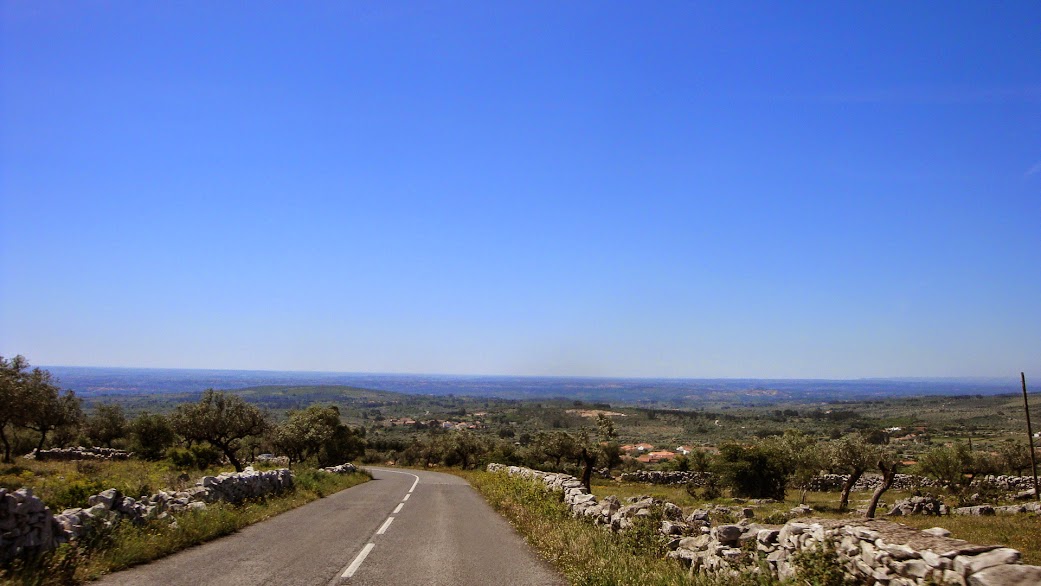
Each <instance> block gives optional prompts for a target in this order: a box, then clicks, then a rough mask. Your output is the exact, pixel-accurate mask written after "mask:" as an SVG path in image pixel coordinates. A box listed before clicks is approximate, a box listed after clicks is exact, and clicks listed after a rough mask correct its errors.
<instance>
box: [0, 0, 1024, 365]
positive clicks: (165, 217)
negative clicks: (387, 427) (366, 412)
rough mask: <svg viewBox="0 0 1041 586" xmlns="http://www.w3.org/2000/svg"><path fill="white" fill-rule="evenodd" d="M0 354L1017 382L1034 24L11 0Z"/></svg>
mask: <svg viewBox="0 0 1041 586" xmlns="http://www.w3.org/2000/svg"><path fill="white" fill-rule="evenodd" d="M0 6H2V29H0V113H2V118H0V354H2V355H5V356H10V355H13V354H16V353H21V354H25V355H26V356H27V357H28V358H29V359H30V361H31V362H33V363H34V364H54V365H57V364H67V365H110V366H164V367H199V368H248V369H253V368H258V369H304V370H333V371H377V372H420V373H484V374H574V375H610V376H614V375H618V376H661V377H672V376H677V377H681V376H689V377H815V378H847V377H849V378H852V377H862V376H1017V375H1018V372H1019V371H1020V370H1026V371H1027V372H1028V374H1031V373H1033V374H1041V3H1038V2H1036V1H1031V2H1011V1H1010V2H862V3H847V2H830V1H829V2H820V3H809V2H771V3H732V2H712V3H709V2H704V3H701V2H698V3H694V2H683V3H675V2H655V3H651V4H648V3H603V2H512V3H506V2H489V3H476V5H475V3H463V2H434V3H431V2H422V3H412V4H404V3H388V2H330V3H317V2H305V3H296V2H293V3H290V2H285V3H278V4H269V3H261V2H247V3H242V2H235V3H233V2H216V3H215V2H190V3H177V4H176V5H175V4H174V3H166V2H162V3H159V2H118V1H104V2H102V1H90V2H40V1H36V0H32V1H28V0H26V1H11V0H2V1H0Z"/></svg>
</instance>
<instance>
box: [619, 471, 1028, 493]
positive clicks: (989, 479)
mask: <svg viewBox="0 0 1041 586" xmlns="http://www.w3.org/2000/svg"><path fill="white" fill-rule="evenodd" d="M711 475H712V474H711V473H710V472H693V471H682V472H681V471H676V470H637V471H635V472H625V473H623V474H622V476H621V479H622V480H623V481H625V482H644V483H649V484H694V485H695V486H702V485H704V483H705V480H706V479H707V478H709V477H711ZM848 478H849V475H847V474H820V475H818V476H816V477H814V478H813V480H812V481H810V485H809V489H810V490H812V491H818V492H824V491H833V490H840V489H841V488H842V485H843V484H844V483H845V482H846V480H847V479H848ZM881 484H882V477H881V476H879V475H878V474H865V475H863V476H861V477H860V478H859V479H858V480H857V482H856V484H854V485H853V490H855V491H873V490H875V489H876V488H878V487H879V486H880V485H881ZM940 486H941V483H940V482H938V481H936V480H934V479H932V478H928V477H926V476H918V475H915V474H897V475H896V478H894V479H893V486H892V487H891V488H892V489H893V490H914V489H917V488H937V487H940ZM973 486H980V487H987V488H992V489H996V490H1000V491H1005V492H1024V491H1030V494H1031V495H1032V494H1033V488H1034V479H1033V477H1031V476H1005V475H1001V476H983V477H980V478H977V479H975V481H974V483H973ZM1024 498H1027V497H1024Z"/></svg>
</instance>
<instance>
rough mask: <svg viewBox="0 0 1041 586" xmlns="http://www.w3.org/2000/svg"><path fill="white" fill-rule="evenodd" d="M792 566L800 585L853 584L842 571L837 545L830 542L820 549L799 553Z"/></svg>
mask: <svg viewBox="0 0 1041 586" xmlns="http://www.w3.org/2000/svg"><path fill="white" fill-rule="evenodd" d="M792 564H793V565H794V566H795V577H796V581H797V583H799V584H813V585H814V586H848V585H852V584H853V581H852V580H850V579H849V578H848V577H847V576H846V573H845V572H844V571H843V570H842V564H841V563H840V561H839V554H838V553H837V552H836V551H835V545H834V544H832V543H830V542H825V543H823V544H821V547H818V548H814V549H804V550H801V551H799V552H797V553H796V554H795V555H794V556H792Z"/></svg>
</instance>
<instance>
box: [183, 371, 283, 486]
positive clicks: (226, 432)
mask: <svg viewBox="0 0 1041 586" xmlns="http://www.w3.org/2000/svg"><path fill="white" fill-rule="evenodd" d="M170 422H171V423H172V424H173V427H174V430H175V431H176V432H177V433H178V434H180V435H181V436H182V437H184V438H185V439H187V440H189V441H205V442H209V443H210V445H212V446H214V447H216V448H217V449H218V450H220V451H221V452H223V453H224V455H225V456H226V457H227V458H228V461H229V462H231V465H232V466H234V467H235V470H236V471H238V472H241V471H242V469H243V466H242V462H240V461H239V458H238V456H237V452H238V449H239V446H240V444H241V442H242V440H243V439H245V438H246V437H249V436H251V435H261V434H263V433H264V432H265V431H266V430H267V429H268V419H267V415H266V414H265V413H264V412H263V411H261V410H260V409H259V408H257V407H256V406H255V405H250V404H249V403H247V402H246V401H244V400H243V399H242V398H241V397H237V396H235V395H230V394H228V393H222V392H218V391H215V390H213V389H208V390H207V391H206V392H205V393H203V395H202V398H201V399H200V400H199V402H198V403H187V404H184V405H178V406H177V409H176V410H175V411H174V413H173V415H172V416H171V418H170Z"/></svg>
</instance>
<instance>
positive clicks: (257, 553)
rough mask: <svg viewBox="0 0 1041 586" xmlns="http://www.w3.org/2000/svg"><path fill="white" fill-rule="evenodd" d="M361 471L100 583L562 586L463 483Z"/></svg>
mask: <svg viewBox="0 0 1041 586" xmlns="http://www.w3.org/2000/svg"><path fill="white" fill-rule="evenodd" d="M369 470H370V471H371V472H372V473H373V476H374V479H373V480H372V481H370V482H366V483H364V484H361V485H358V486H355V487H352V488H349V489H347V490H344V491H341V492H339V493H337V494H335V495H332V496H328V497H325V498H323V499H319V500H317V501H314V502H312V503H310V504H307V505H305V506H303V507H300V508H298V509H294V510H292V511H288V512H286V513H283V514H281V515H279V516H277V517H275V518H273V519H270V520H268V521H264V522H262V523H257V524H255V525H251V526H250V527H247V528H245V529H243V530H242V531H240V532H238V533H235V534H233V535H229V536H227V537H223V538H221V539H218V540H216V541H211V542H209V543H206V544H203V545H200V546H197V547H193V548H191V549H188V550H185V551H182V552H180V553H177V554H174V555H172V556H169V557H167V558H164V559H161V560H158V561H155V562H153V563H151V564H148V565H145V566H140V567H137V568H131V569H129V570H126V571H123V572H116V573H114V574H110V575H108V576H106V577H104V578H103V579H102V580H101V581H100V582H98V584H101V585H103V586H116V585H146V584H159V585H163V586H178V585H185V586H206V585H234V586H239V585H247V584H248V585H254V584H273V585H274V584H278V585H287V586H291V585H297V584H299V585H305V584H316V585H322V586H326V585H329V586H334V585H339V584H438V585H441V584H444V585H449V584H451V585H471V584H472V585H475V586H476V585H481V586H483V585H486V584H518V585H520V584H553V585H562V584H565V583H566V582H565V581H564V580H563V578H561V577H560V575H559V574H557V573H556V572H555V571H554V570H553V569H552V568H551V567H549V565H548V564H546V563H545V562H543V561H542V560H540V559H538V558H537V557H536V556H535V554H534V553H533V552H532V550H531V548H529V547H528V545H527V544H525V543H524V540H523V539H522V538H521V537H520V536H519V535H517V533H516V532H515V531H514V530H513V528H512V527H510V525H509V523H507V522H506V521H505V520H504V519H503V518H502V517H501V516H499V514H498V513H496V512H495V511H494V510H492V508H491V507H489V506H488V504H487V503H485V502H484V499H482V498H481V496H480V495H479V494H477V492H476V491H475V490H473V489H472V488H470V485H468V484H467V483H466V481H464V480H462V479H461V478H459V477H457V476H452V475H450V474H441V473H437V472H426V471H421V470H389V469H383V468H369Z"/></svg>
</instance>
